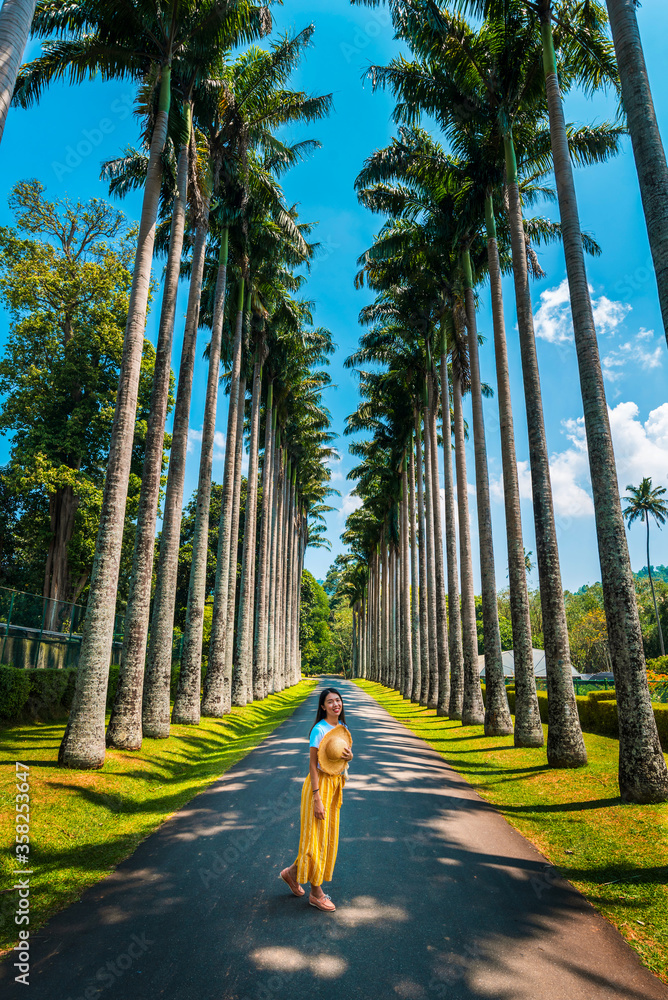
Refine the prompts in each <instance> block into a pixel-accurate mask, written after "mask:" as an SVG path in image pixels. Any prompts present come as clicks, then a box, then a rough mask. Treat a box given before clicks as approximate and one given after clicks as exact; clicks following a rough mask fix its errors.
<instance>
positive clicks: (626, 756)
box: [540, 2, 668, 802]
mask: <svg viewBox="0 0 668 1000" xmlns="http://www.w3.org/2000/svg"><path fill="white" fill-rule="evenodd" d="M540 16H541V31H542V36H543V53H544V65H545V88H546V91H547V105H548V112H549V117H550V136H551V141H552V158H553V160H554V176H555V180H556V184H557V196H558V199H559V214H560V218H561V231H562V236H563V241H564V253H565V256H566V274H567V276H568V287H569V291H570V298H571V313H572V317H573V330H574V332H575V349H576V352H577V358H578V369H579V374H580V390H581V393H582V403H583V409H584V421H585V432H586V435H587V451H588V453H589V471H590V475H591V483H592V493H593V497H594V516H595V520H596V534H597V536H598V551H599V558H600V561H601V583H602V587H603V605H604V608H605V617H606V621H607V626H608V645H609V649H610V654H611V656H612V665H613V671H614V674H615V690H616V693H617V712H618V716H619V788H620V792H621V796H622V799H624V800H625V801H631V802H660V801H665V800H666V799H668V767H667V766H666V761H665V758H664V756H663V751H662V749H661V743H660V741H659V734H658V731H657V727H656V719H655V717H654V711H653V709H652V701H651V698H650V693H649V688H648V685H647V671H646V669H645V653H644V650H643V644H642V633H641V631H640V619H639V617H638V606H637V602H636V593H635V585H634V580H633V573H632V571H631V560H630V558H629V550H628V545H627V542H626V531H625V528H624V519H623V517H622V508H621V504H620V500H619V484H618V480H617V469H616V466H615V456H614V452H613V448H612V435H611V432H610V421H609V418H608V406H607V403H606V399H605V390H604V387H603V374H602V371H601V360H600V357H599V353H598V342H597V340H596V329H595V327H594V317H593V313H592V308H591V299H590V297H589V286H588V284H587V273H586V269H585V263H584V252H583V249H582V234H581V231H580V219H579V215H578V205H577V198H576V194H575V184H574V181H573V169H572V166H571V160H570V155H569V149H568V138H567V134H566V122H565V119H564V109H563V106H562V102H561V92H560V90H559V81H558V78H557V63H556V58H555V55H554V45H553V43H552V22H551V4H550V3H546V2H543V3H541V15H540ZM548 744H549V734H548Z"/></svg>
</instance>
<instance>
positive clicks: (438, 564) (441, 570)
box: [428, 373, 450, 715]
mask: <svg viewBox="0 0 668 1000" xmlns="http://www.w3.org/2000/svg"><path fill="white" fill-rule="evenodd" d="M437 411H438V385H437V382H436V378H435V375H434V374H433V373H432V374H431V375H430V378H429V411H428V412H429V421H430V426H429V445H430V448H431V476H432V491H431V497H432V503H433V505H434V553H435V562H434V567H435V571H436V572H435V583H436V630H437V631H436V648H437V651H438V700H437V703H436V714H437V715H447V714H448V708H449V705H450V656H449V651H448V605H447V602H446V600H445V566H444V565H443V527H442V524H441V488H440V484H439V480H438V432H437V423H436V414H437Z"/></svg>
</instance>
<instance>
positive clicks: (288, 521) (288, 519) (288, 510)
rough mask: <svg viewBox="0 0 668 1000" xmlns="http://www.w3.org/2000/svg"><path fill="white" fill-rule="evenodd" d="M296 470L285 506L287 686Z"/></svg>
mask: <svg viewBox="0 0 668 1000" xmlns="http://www.w3.org/2000/svg"><path fill="white" fill-rule="evenodd" d="M294 488H295V487H294V470H293V469H291V472H290V479H289V480H288V492H287V502H286V507H285V543H284V544H285V570H284V576H283V585H284V596H283V663H284V666H283V673H284V676H285V687H286V688H287V687H290V685H291V684H292V662H291V660H290V628H291V625H292V621H291V618H292V600H291V597H292V504H293V497H294Z"/></svg>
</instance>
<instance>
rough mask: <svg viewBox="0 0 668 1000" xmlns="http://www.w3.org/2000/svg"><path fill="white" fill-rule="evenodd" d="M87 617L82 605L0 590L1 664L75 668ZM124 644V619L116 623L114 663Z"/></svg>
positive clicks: (113, 645)
mask: <svg viewBox="0 0 668 1000" xmlns="http://www.w3.org/2000/svg"><path fill="white" fill-rule="evenodd" d="M85 617H86V608H85V606H84V605H82V604H74V603H70V602H67V601H56V600H53V599H52V598H47V597H40V596H38V595H37V594H26V593H23V592H21V591H19V590H8V589H7V588H6V587H0V636H2V640H1V642H0V663H10V664H13V665H14V666H15V667H56V668H60V667H75V666H77V664H78V661H79V647H80V646H81V638H82V631H83V623H84V619H85ZM122 643H123V615H116V617H115V619H114V638H113V644H112V659H111V662H112V663H113V662H118V658H119V655H120V649H121V646H122Z"/></svg>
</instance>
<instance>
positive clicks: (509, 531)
mask: <svg viewBox="0 0 668 1000" xmlns="http://www.w3.org/2000/svg"><path fill="white" fill-rule="evenodd" d="M485 210H486V222H487V263H488V269H489V281H490V288H491V293H492V323H493V327H494V351H495V359H496V382H497V395H498V400H499V426H500V429H501V461H502V465H503V500H504V506H505V514H506V539H507V544H508V581H509V589H510V619H511V622H512V627H513V659H514V664H515V730H514V737H515V740H514V742H515V746H516V747H542V745H543V742H544V737H543V726H542V724H541V720H540V711H539V708H538V698H537V696H536V678H535V674H534V665H533V642H532V639H531V617H530V609H529V593H528V589H527V578H526V565H525V558H524V539H523V536H522V512H521V507H520V484H519V477H518V474H517V456H516V454H515V432H514V429H513V409H512V402H511V398H510V375H509V372H508V349H507V344H506V326H505V320H504V316H503V291H502V287H501V268H500V265H499V251H498V245H497V241H496V222H495V220H494V205H493V203H492V198H491V195H488V197H487V199H486V202H485Z"/></svg>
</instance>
